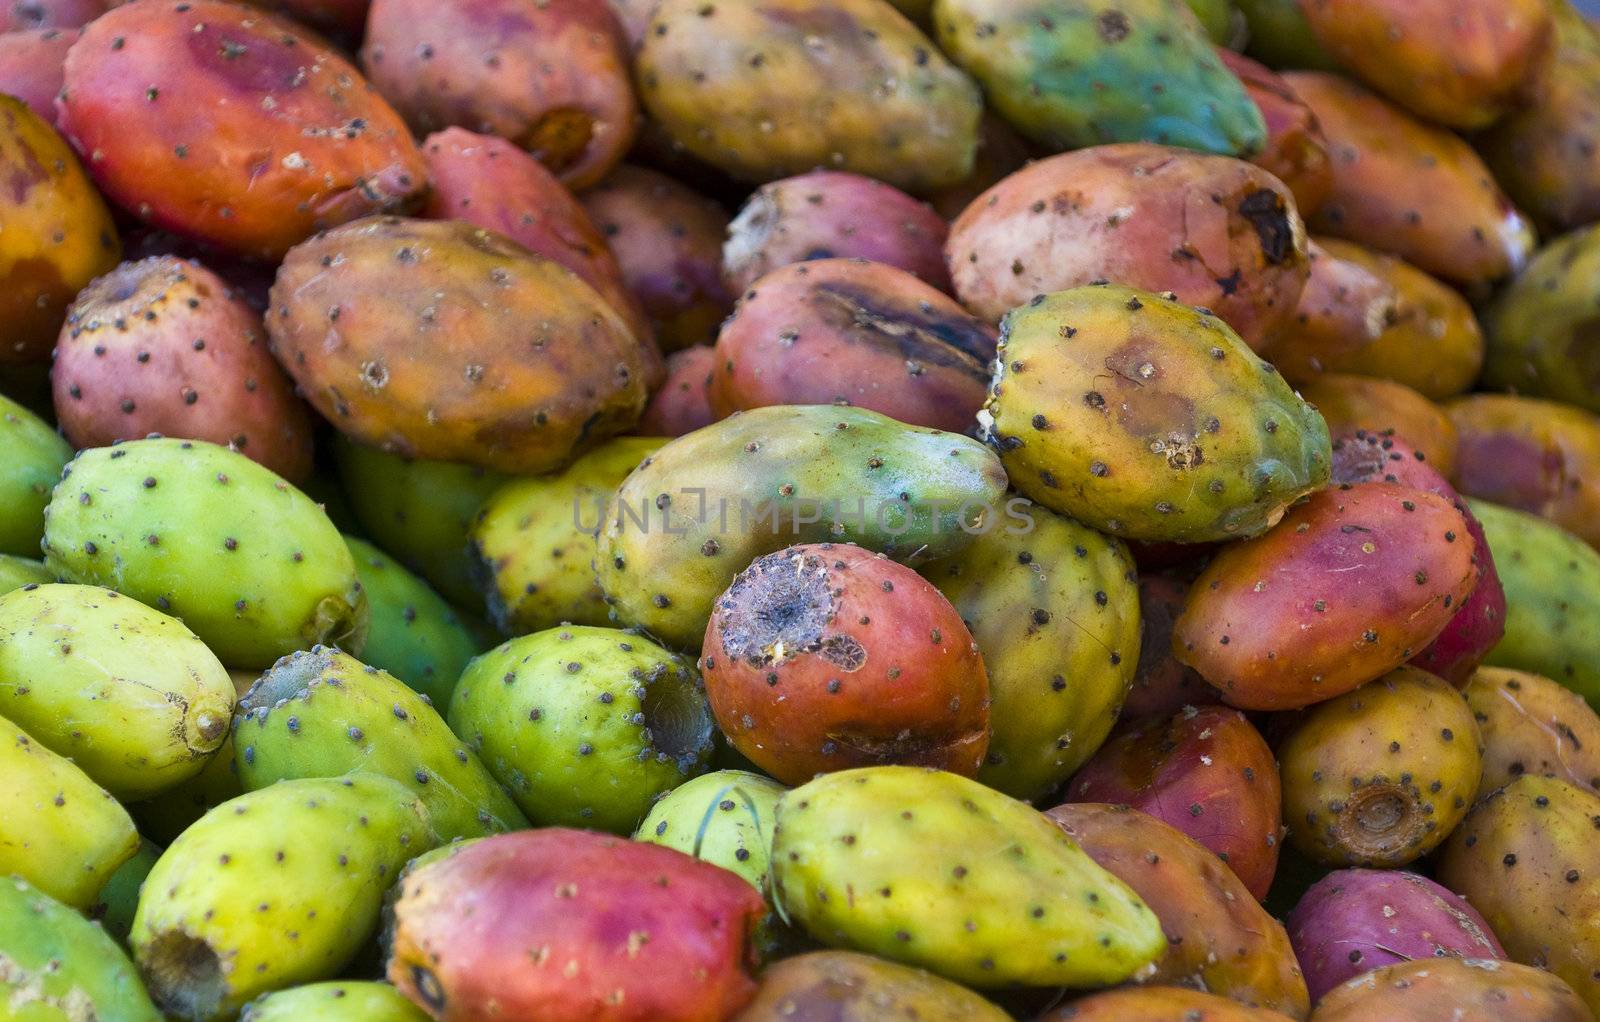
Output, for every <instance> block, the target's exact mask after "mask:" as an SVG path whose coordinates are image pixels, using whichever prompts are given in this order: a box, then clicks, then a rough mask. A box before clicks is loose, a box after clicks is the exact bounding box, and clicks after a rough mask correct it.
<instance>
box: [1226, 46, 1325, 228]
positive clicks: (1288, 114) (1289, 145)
mask: <svg viewBox="0 0 1600 1022" xmlns="http://www.w3.org/2000/svg"><path fill="white" fill-rule="evenodd" d="M1217 56H1218V57H1220V58H1221V59H1222V63H1223V64H1224V65H1225V66H1226V67H1227V69H1228V70H1229V71H1232V72H1233V73H1234V74H1236V75H1238V76H1239V81H1240V82H1241V83H1243V85H1244V88H1245V92H1247V93H1249V95H1250V99H1251V101H1252V102H1254V103H1255V105H1256V106H1257V107H1258V108H1260V110H1261V118H1262V120H1263V121H1265V122H1266V125H1267V142H1266V145H1265V146H1263V147H1262V149H1261V151H1260V152H1258V153H1255V154H1254V155H1252V156H1250V157H1248V158H1249V160H1250V162H1251V163H1254V164H1255V165H1256V166H1258V167H1260V168H1261V169H1263V170H1265V171H1267V172H1269V173H1271V174H1272V175H1273V176H1274V177H1276V178H1277V179H1278V180H1280V181H1282V182H1283V183H1284V184H1285V185H1287V186H1288V187H1289V191H1290V192H1292V193H1293V194H1294V204H1295V208H1296V209H1298V210H1299V212H1300V215H1301V216H1308V215H1310V213H1311V212H1312V211H1313V210H1315V209H1316V208H1317V207H1318V206H1320V205H1322V202H1323V200H1324V199H1326V198H1327V197H1328V192H1329V191H1330V190H1331V189H1332V188H1333V165H1332V163H1331V162H1330V161H1329V159H1328V140H1327V139H1326V138H1324V137H1323V136H1322V126H1321V125H1320V124H1318V123H1317V115H1316V114H1314V113H1312V112H1311V108H1310V107H1308V106H1306V104H1305V103H1304V102H1303V101H1302V100H1301V99H1300V97H1299V96H1297V95H1295V92H1294V90H1293V89H1291V88H1289V83H1288V82H1286V81H1284V80H1283V79H1282V78H1281V77H1280V76H1278V75H1276V74H1274V73H1273V72H1271V71H1269V70H1267V68H1265V67H1264V66H1262V65H1261V64H1258V63H1256V62H1255V61H1254V60H1251V59H1250V58H1249V57H1246V56H1245V55H1244V54H1242V53H1235V52H1234V51H1232V50H1229V49H1225V48H1223V47H1221V46H1219V47H1217Z"/></svg>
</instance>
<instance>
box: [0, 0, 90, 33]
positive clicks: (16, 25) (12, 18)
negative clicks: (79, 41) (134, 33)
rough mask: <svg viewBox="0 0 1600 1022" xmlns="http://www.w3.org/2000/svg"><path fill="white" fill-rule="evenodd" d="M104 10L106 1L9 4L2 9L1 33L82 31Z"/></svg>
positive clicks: (45, 0)
mask: <svg viewBox="0 0 1600 1022" xmlns="http://www.w3.org/2000/svg"><path fill="white" fill-rule="evenodd" d="M105 9H106V3H105V0H7V2H6V3H5V4H4V6H0V32H21V31H25V30H28V29H35V28H82V27H83V26H84V25H87V24H88V23H89V22H91V21H93V20H94V19H96V18H98V17H99V16H100V15H101V14H104V13H105Z"/></svg>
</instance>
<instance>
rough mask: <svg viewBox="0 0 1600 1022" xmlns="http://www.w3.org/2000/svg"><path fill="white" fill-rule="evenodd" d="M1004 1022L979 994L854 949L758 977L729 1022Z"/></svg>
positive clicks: (799, 960)
mask: <svg viewBox="0 0 1600 1022" xmlns="http://www.w3.org/2000/svg"><path fill="white" fill-rule="evenodd" d="M790 1018H796V1019H813V1018H815V1019H821V1018H828V1019H835V1020H837V1022H1007V1020H1009V1019H1010V1018H1011V1016H1010V1015H1007V1014H1006V1013H1005V1012H1003V1011H1001V1010H1000V1009H999V1008H996V1007H995V1006H994V1005H992V1004H990V1003H989V1002H988V1001H986V1000H984V999H983V998H982V997H980V996H979V995H977V994H975V993H973V992H972V991H971V990H968V989H967V988H966V987H964V986H961V985H959V984H957V983H952V982H950V981H949V980H947V979H940V978H939V977H938V976H935V975H933V974H932V973H930V972H924V971H923V970H921V969H913V968H911V967H909V966H905V965H899V964H897V963H895V962H889V961H885V960H884V959H882V958H875V957H873V956H872V955H863V954H857V953H856V952H854V951H813V952H810V953H809V954H803V955H797V956H795V957H793V958H786V959H784V960H783V961H780V962H775V963H773V964H772V965H771V966H769V967H768V968H767V969H766V970H765V971H763V972H762V973H761V985H760V987H758V988H757V990H756V998H755V1000H754V1001H751V1002H750V1004H749V1005H747V1006H746V1007H745V1009H744V1010H743V1011H742V1012H740V1013H739V1014H737V1015H735V1016H734V1017H733V1022H780V1020H784V1019H790Z"/></svg>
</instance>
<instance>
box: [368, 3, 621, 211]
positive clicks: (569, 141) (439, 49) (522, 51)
mask: <svg viewBox="0 0 1600 1022" xmlns="http://www.w3.org/2000/svg"><path fill="white" fill-rule="evenodd" d="M361 64H362V66H363V67H364V68H366V70H367V74H369V75H370V76H371V77H372V83H373V85H375V86H376V87H377V89H378V91H379V92H381V93H383V94H384V96H386V97H387V98H388V99H389V101H390V102H392V103H393V104H394V105H395V108H396V109H398V110H399V111H400V112H401V113H402V114H404V115H405V118H406V120H407V121H408V122H410V124H411V126H412V128H414V129H415V130H416V131H417V133H418V134H425V133H428V132H433V131H438V130H440V129H442V128H448V127H450V126H451V125H463V126H467V127H470V128H472V129H474V130H478V131H482V132H484V133H485V134H488V135H495V136H498V137H500V138H504V139H507V140H509V141H510V142H512V143H514V144H515V145H517V146H520V147H521V148H523V149H526V150H528V151H529V152H530V153H532V154H533V155H534V156H535V157H537V158H538V159H539V161H540V162H541V163H543V164H544V165H545V166H546V167H548V168H549V169H550V170H551V172H553V173H554V174H555V175H556V176H557V177H559V178H560V179H561V180H562V182H563V183H564V184H566V185H567V186H568V187H570V188H574V189H578V188H585V187H587V186H589V185H592V184H594V183H595V182H597V181H599V180H600V179H601V178H603V177H605V175H606V172H607V171H608V170H610V169H611V168H612V167H613V166H615V165H616V164H617V163H618V162H619V161H620V160H621V159H622V157H623V155H624V154H625V153H626V152H627V151H628V148H629V146H631V145H632V144H633V138H634V130H635V128H634V122H635V119H636V118H637V117H638V107H637V104H636V103H635V101H634V96H633V88H632V85H631V84H630V83H629V81H628V63H627V54H626V52H625V50H624V44H623V40H622V37H621V33H620V31H619V29H618V26H617V23H616V21H615V20H614V19H613V17H612V15H611V12H610V11H609V10H608V9H607V7H606V5H605V3H604V2H603V0H547V2H545V3H538V4H529V3H519V2H517V0H452V2H449V3H434V2H431V0H373V3H372V9H371V11H370V12H369V14H368V16H367V35H366V41H365V44H364V45H363V47H362V50H361Z"/></svg>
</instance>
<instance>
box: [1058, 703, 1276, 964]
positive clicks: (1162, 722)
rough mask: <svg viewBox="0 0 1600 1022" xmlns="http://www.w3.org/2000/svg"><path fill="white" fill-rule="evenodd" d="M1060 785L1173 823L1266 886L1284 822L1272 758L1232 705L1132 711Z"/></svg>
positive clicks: (1261, 890) (1072, 793)
mask: <svg viewBox="0 0 1600 1022" xmlns="http://www.w3.org/2000/svg"><path fill="white" fill-rule="evenodd" d="M1064 795H1065V796H1066V798H1067V799H1068V800H1069V801H1072V802H1108V803H1113V804H1117V805H1128V806H1132V807H1133V808H1134V809H1138V810H1142V811H1143V812H1146V813H1149V814H1150V815H1151V816H1153V817H1155V818H1156V819H1158V820H1160V821H1162V822H1163V823H1166V824H1168V825H1170V826H1172V827H1175V828H1176V829H1178V830H1179V831H1181V832H1183V833H1184V834H1186V835H1188V836H1189V837H1190V838H1192V839H1194V841H1196V842H1197V843H1199V844H1200V845H1201V846H1202V847H1204V848H1208V849H1210V850H1211V851H1213V852H1215V853H1216V854H1217V857H1218V858H1220V859H1221V860H1222V861H1223V862H1225V863H1227V864H1228V867H1229V868H1230V869H1232V870H1233V872H1234V874H1235V875H1237V876H1238V878H1239V881H1240V882H1241V883H1242V884H1243V885H1244V887H1245V889H1246V890H1248V891H1249V892H1250V894H1251V896H1252V897H1254V898H1255V899H1256V900H1257V901H1260V900H1262V899H1264V898H1265V897H1266V896H1267V889H1268V888H1270V887H1271V886H1272V876H1273V874H1274V873H1275V872H1276V871H1277V868H1278V844H1279V841H1280V840H1281V838H1282V830H1283V828H1282V816H1281V815H1280V813H1281V810H1280V806H1279V801H1280V798H1281V791H1280V788H1279V784H1278V764H1277V762H1276V761H1275V760H1274V759H1273V756H1272V750H1271V749H1270V748H1268V746H1267V743H1266V740H1265V739H1263V738H1262V737H1261V734H1260V733H1259V732H1258V731H1256V729H1255V727H1254V726H1252V725H1251V723H1250V722H1249V721H1248V720H1246V719H1245V716H1244V714H1242V713H1240V712H1239V711H1238V710H1235V709H1231V708H1229V707H1225V706H1190V707H1186V708H1184V709H1181V710H1179V711H1177V712H1176V713H1175V714H1172V715H1171V716H1163V717H1146V718H1144V719H1142V720H1135V721H1132V722H1131V723H1130V724H1128V725H1127V726H1125V727H1124V728H1122V729H1120V730H1119V731H1118V732H1117V733H1115V734H1114V735H1113V736H1112V738H1111V740H1110V741H1108V742H1107V743H1106V744H1105V745H1103V746H1101V748H1100V751H1099V752H1097V753H1096V754H1095V755H1094V756H1093V757H1092V758H1091V759H1090V760H1089V762H1087V763H1085V764H1084V766H1083V769H1081V770H1079V771H1078V772H1077V773H1076V774H1075V775H1073V778H1072V782H1071V783H1070V784H1068V785H1067V787H1066V790H1065V792H1064ZM1207 989H1213V988H1210V987H1208V988H1207Z"/></svg>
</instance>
